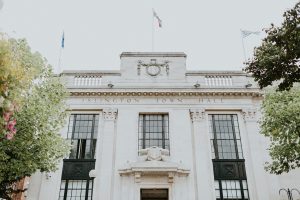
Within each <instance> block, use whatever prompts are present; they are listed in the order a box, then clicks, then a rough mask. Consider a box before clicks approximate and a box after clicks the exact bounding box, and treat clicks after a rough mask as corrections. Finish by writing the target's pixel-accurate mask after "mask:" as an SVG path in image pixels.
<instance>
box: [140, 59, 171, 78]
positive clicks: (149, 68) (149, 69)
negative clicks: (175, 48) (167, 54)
mask: <svg viewBox="0 0 300 200" xmlns="http://www.w3.org/2000/svg"><path fill="white" fill-rule="evenodd" d="M142 67H144V68H145V71H146V73H147V74H148V75H150V76H157V75H159V74H160V73H161V71H162V69H163V68H164V69H165V72H166V75H169V61H164V62H163V63H157V60H156V59H151V60H150V62H149V63H143V62H142V61H141V60H139V61H138V65H137V75H141V69H142Z"/></svg>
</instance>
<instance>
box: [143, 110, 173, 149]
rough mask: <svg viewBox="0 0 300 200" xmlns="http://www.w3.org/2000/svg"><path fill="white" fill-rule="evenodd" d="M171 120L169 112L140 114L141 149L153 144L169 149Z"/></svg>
mask: <svg viewBox="0 0 300 200" xmlns="http://www.w3.org/2000/svg"><path fill="white" fill-rule="evenodd" d="M168 123H169V120H168V115H167V114H142V115H140V116H139V149H143V148H149V147H152V146H157V147H161V148H164V149H168V150H169V133H168V130H169V127H168V126H169V125H168Z"/></svg>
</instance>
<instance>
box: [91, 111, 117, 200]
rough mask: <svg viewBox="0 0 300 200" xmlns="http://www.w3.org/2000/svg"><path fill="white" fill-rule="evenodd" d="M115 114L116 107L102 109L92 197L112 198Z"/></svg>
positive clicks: (107, 199)
mask: <svg viewBox="0 0 300 200" xmlns="http://www.w3.org/2000/svg"><path fill="white" fill-rule="evenodd" d="M117 114H118V112H117V109H112V108H106V109H103V113H102V116H103V117H102V126H101V129H100V134H99V137H98V140H97V153H96V155H97V159H96V167H95V171H96V178H95V185H94V195H93V197H94V198H93V199H106V200H111V199H113V184H114V172H115V151H116V150H115V148H116V133H117V130H116V119H117Z"/></svg>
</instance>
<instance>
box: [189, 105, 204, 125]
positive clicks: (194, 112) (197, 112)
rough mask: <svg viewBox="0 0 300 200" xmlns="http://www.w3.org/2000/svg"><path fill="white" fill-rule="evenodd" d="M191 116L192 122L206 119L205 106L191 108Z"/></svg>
mask: <svg viewBox="0 0 300 200" xmlns="http://www.w3.org/2000/svg"><path fill="white" fill-rule="evenodd" d="M190 116H191V119H192V122H195V121H202V120H204V119H205V109H204V108H199V109H190Z"/></svg>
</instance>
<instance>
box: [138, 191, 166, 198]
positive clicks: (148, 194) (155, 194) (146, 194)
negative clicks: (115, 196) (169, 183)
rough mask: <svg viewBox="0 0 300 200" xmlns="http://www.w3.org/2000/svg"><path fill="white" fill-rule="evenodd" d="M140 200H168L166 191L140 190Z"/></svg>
mask: <svg viewBox="0 0 300 200" xmlns="http://www.w3.org/2000/svg"><path fill="white" fill-rule="evenodd" d="M141 200H169V191H168V189H141Z"/></svg>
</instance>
